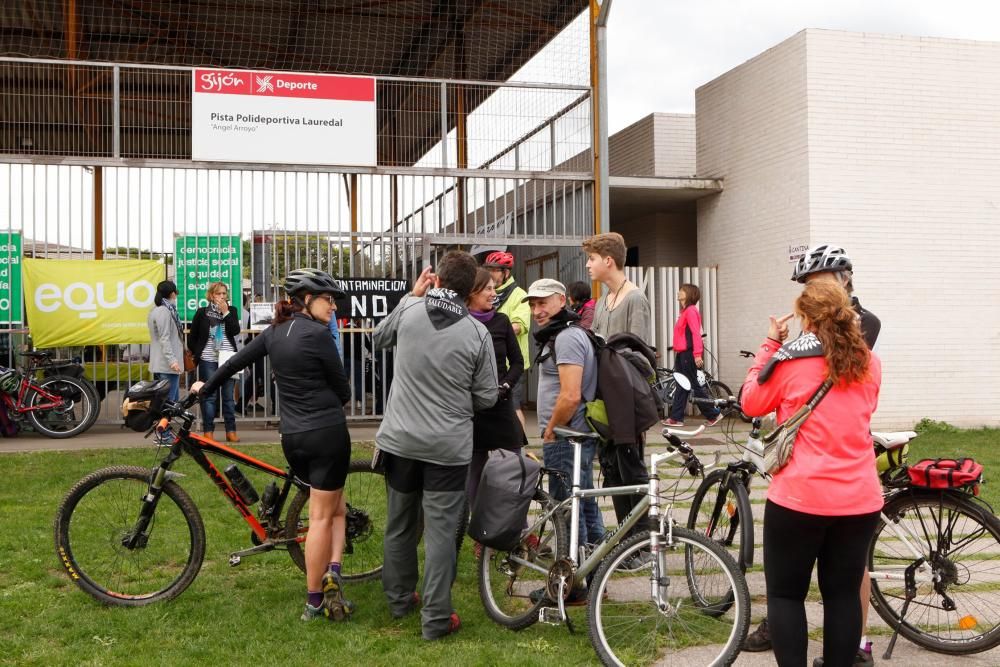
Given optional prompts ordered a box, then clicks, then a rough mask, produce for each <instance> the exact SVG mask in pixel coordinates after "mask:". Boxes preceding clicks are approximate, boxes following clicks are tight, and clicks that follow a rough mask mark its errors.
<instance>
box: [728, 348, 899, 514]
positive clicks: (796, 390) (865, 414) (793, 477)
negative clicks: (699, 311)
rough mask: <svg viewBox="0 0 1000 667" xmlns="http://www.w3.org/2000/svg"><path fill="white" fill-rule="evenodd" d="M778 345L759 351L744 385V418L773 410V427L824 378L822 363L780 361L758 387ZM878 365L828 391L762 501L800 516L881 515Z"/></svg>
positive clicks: (876, 362) (811, 359) (873, 360)
mask: <svg viewBox="0 0 1000 667" xmlns="http://www.w3.org/2000/svg"><path fill="white" fill-rule="evenodd" d="M778 347H779V345H778V344H777V343H776V342H774V341H773V340H771V339H767V340H765V341H764V343H763V344H761V346H760V349H759V350H758V351H757V356H756V357H755V358H754V365H753V367H752V368H751V369H750V372H749V373H748V374H747V379H746V382H744V383H743V397H742V405H743V411H744V412H746V413H747V414H748V415H751V416H763V415H766V414H767V413H769V412H771V411H772V410H777V411H778V415H777V417H778V423H783V422H784V421H785V420H786V419H787V418H788V417H789V416H791V415H792V414H793V413H794V412H795V411H796V410H798V409H799V408H800V407H801V406H802V405H804V404H805V402H806V401H808V400H809V399H810V398H811V397H812V395H813V394H814V393H815V392H816V389H817V388H819V386H820V384H822V382H823V379H824V378H825V377H826V373H827V366H826V360H825V359H824V358H823V357H808V358H805V359H792V360H788V361H782V362H781V363H779V364H778V365H777V366H776V367H775V369H774V373H773V374H772V375H771V377H770V378H768V380H767V382H765V383H764V384H758V383H757V375H758V374H759V373H760V370H761V368H763V367H764V364H765V363H767V360H768V359H770V358H771V355H773V354H774V353H775V352H777V350H778ZM881 383H882V362H881V361H880V360H879V358H878V357H877V356H875V354H872V356H871V364H870V365H869V379H867V380H865V381H863V382H856V383H854V384H850V385H845V384H843V383H840V384H837V385H834V387H833V388H832V389H831V390H830V392H829V393H828V394H827V395H826V396H825V397H824V398H823V400H822V401H821V402H820V403H819V405H817V406H816V409H815V410H813V412H812V414H811V415H809V417H808V419H806V421H805V422H803V424H802V427H801V428H800V429H799V434H798V437H797V438H796V439H795V448H794V450H793V451H792V458H791V459H790V460H789V462H788V465H786V466H785V467H784V468H782V469H781V470H780V471H779V472H778V473H777V474H775V475H774V479H772V480H771V486H770V488H769V489H768V491H767V499H768V500H770V501H772V502H774V503H776V504H778V505H781V506H782V507H786V508H788V509H792V510H795V511H798V512H805V513H807V514H818V515H823V516H844V515H849V514H867V513H870V512H875V511H878V510H880V509H881V508H882V487H881V485H880V484H879V480H878V475H877V474H876V472H875V453H874V452H873V451H872V436H871V430H870V429H871V418H872V413H873V412H874V411H875V408H876V406H877V405H878V392H879V385H881Z"/></svg>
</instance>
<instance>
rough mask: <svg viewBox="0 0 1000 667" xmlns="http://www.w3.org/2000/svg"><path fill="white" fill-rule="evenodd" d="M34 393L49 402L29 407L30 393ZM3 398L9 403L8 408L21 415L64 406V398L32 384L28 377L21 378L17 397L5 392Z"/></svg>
mask: <svg viewBox="0 0 1000 667" xmlns="http://www.w3.org/2000/svg"><path fill="white" fill-rule="evenodd" d="M32 391H33V392H35V393H36V394H38V395H39V396H41V397H42V398H44V399H45V400H46V401H47V402H45V403H39V404H38V405H31V406H29V405H27V404H26V402H25V401H26V399H27V397H28V393H29V392H32ZM3 398H4V401H5V402H6V403H7V407H8V408H10V409H11V410H13V411H14V412H16V413H17V414H19V415H23V414H26V413H28V412H35V411H38V410H51V409H53V408H58V407H61V406H62V404H63V397H62V396H56V395H55V394H53V393H51V392H48V391H45V390H44V389H42V388H41V387H39V386H38V385H36V384H35V383H34V382H32V381H31V379H30V378H29V377H28V376H27V375H22V376H21V382H20V384H18V388H17V396H16V397H14V396H12V395H11V394H8V393H7V392H3Z"/></svg>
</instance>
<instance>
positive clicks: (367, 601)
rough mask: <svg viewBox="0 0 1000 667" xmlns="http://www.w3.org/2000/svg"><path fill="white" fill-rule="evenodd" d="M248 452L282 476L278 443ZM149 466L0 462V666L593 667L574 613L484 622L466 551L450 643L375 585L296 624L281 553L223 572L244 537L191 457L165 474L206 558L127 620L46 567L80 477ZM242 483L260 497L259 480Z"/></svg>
mask: <svg viewBox="0 0 1000 667" xmlns="http://www.w3.org/2000/svg"><path fill="white" fill-rule="evenodd" d="M245 451H248V452H250V453H251V454H252V455H254V456H256V457H258V458H262V459H263V460H265V461H269V462H272V463H275V464H276V465H279V466H281V465H283V460H284V459H283V457H282V455H281V450H280V448H279V447H278V446H276V445H258V446H252V447H247V448H246V449H245ZM364 455H365V452H358V454H357V456H358V457H361V456H364ZM367 455H368V456H370V453H368V454H367ZM153 461H154V452H153V448H152V447H150V448H149V449H134V450H120V449H119V450H105V451H88V452H79V453H66V452H37V453H30V454H9V455H3V456H0V479H2V480H3V502H2V503H0V522H2V523H3V525H5V526H7V528H8V529H7V530H6V531H5V532H4V533H3V537H2V538H0V664H18V665H47V666H48V665H65V664H73V665H111V664H114V665H128V664H136V665H138V664H142V665H180V664H192V663H201V664H214V665H229V664H245V665H246V664H292V665H298V664H319V663H320V662H324V663H337V664H365V665H396V666H402V665H418V664H420V665H440V664H453V665H498V664H511V663H517V664H523V665H552V664H554V663H558V664H560V665H584V664H596V663H597V660H596V657H595V654H594V651H593V649H592V648H591V646H590V641H589V639H588V638H587V633H586V611H585V609H584V608H579V609H574V610H573V611H572V612H571V613H572V615H573V617H574V619H575V622H576V626H577V628H578V631H577V634H575V635H570V634H569V633H568V632H567V631H566V629H565V627H561V628H560V627H551V626H542V625H536V626H533V627H531V628H529V629H528V630H526V631H524V632H520V633H514V632H511V631H509V630H506V629H503V628H501V627H500V626H497V625H496V624H494V623H493V622H492V621H490V620H489V619H488V618H487V617H486V615H485V614H484V612H483V610H482V603H481V602H480V600H479V593H478V589H477V587H476V583H475V571H474V560H473V557H472V549H471V547H470V546H469V541H468V540H466V541H465V543H464V545H463V549H462V552H461V554H460V559H459V571H458V580H457V582H456V583H455V587H454V591H453V600H454V604H455V607H456V609H457V610H458V612H459V614H460V615H461V618H462V629H461V631H460V632H459V633H458V634H456V635H454V636H452V637H448V638H445V639H444V640H440V641H436V642H426V641H423V640H422V639H421V637H420V619H419V615H418V614H417V615H411V616H410V617H407V618H406V619H403V620H401V621H395V620H393V619H392V618H391V617H390V615H389V611H388V608H387V607H386V604H385V600H384V597H383V595H382V589H381V585H380V583H379V582H378V581H369V582H362V583H356V584H350V583H349V584H348V588H347V593H348V596H349V597H350V598H351V599H352V600H354V602H355V604H356V605H357V611H356V613H355V614H354V617H353V619H352V620H351V621H350V622H348V623H339V624H334V623H328V622H321V621H314V622H311V623H303V622H302V621H300V620H299V614H300V613H301V611H302V605H303V602H304V596H305V577H304V575H303V574H302V573H301V572H300V571H299V569H298V568H297V567H295V565H294V564H293V563H292V561H291V559H290V558H289V557H288V555H287V554H285V553H284V552H273V553H268V554H263V555H260V556H254V557H249V558H246V559H244V560H243V562H242V564H241V565H239V566H238V567H235V568H233V567H230V566H229V564H228V557H229V553H230V552H232V551H236V550H239V549H244V548H247V547H249V546H250V540H249V528H247V527H246V524H245V523H244V522H243V520H242V519H241V518H240V517H239V515H238V514H237V513H236V512H235V510H234V509H233V508H232V507H231V506H229V505H228V504H227V502H226V501H225V499H224V498H223V497H222V495H221V494H220V493H219V492H218V490H217V489H215V488H214V486H212V485H211V482H209V480H208V479H207V477H206V476H205V475H204V473H203V472H202V471H201V470H200V469H199V468H197V466H196V465H195V464H194V462H192V461H190V460H189V459H187V458H185V459H182V460H181V461H180V462H179V463H178V464H177V465H175V467H174V470H176V471H178V472H182V473H185V474H186V475H187V476H186V477H185V478H183V479H181V480H180V483H181V485H182V486H183V487H184V489H185V490H186V491H188V493H189V494H190V495H191V497H192V498H193V499H194V501H195V503H196V504H197V506H198V509H199V510H200V512H201V516H202V519H203V520H204V522H205V532H206V537H207V548H206V555H205V562H204V564H203V566H202V569H201V572H200V574H199V575H198V577H197V579H195V581H194V583H193V584H191V586H190V587H189V588H188V589H187V590H186V591H184V593H182V594H181V595H180V597H178V598H177V599H175V600H173V601H170V602H166V603H159V604H153V605H149V606H146V607H141V608H133V609H125V608H112V607H105V606H102V605H101V604H100V603H98V602H97V601H95V600H93V599H92V598H90V596H88V595H86V594H85V593H83V592H82V591H81V590H79V589H78V588H77V587H76V586H75V585H74V584H72V583H71V582H70V580H69V578H68V577H67V575H66V573H65V571H64V570H63V568H62V566H61V565H60V564H59V562H58V560H57V558H56V555H55V549H54V546H53V535H52V521H53V517H54V515H55V511H56V508H57V506H58V504H59V502H60V501H61V500H62V497H63V495H64V494H65V493H66V491H67V490H68V489H69V488H70V487H71V486H72V485H73V484H74V483H75V482H76V481H77V480H78V479H79V478H81V477H82V476H83V475H84V474H86V473H88V472H91V471H93V470H96V469H98V468H103V467H105V466H109V465H117V464H132V465H141V466H150V465H152V464H153ZM221 467H224V466H220V469H221ZM244 472H247V474H248V476H250V477H251V479H253V481H254V483H255V485H256V486H257V488H258V490H262V489H263V486H264V482H263V481H260V480H262V479H263V478H262V477H254V475H253V473H251V472H250V471H247V470H244Z"/></svg>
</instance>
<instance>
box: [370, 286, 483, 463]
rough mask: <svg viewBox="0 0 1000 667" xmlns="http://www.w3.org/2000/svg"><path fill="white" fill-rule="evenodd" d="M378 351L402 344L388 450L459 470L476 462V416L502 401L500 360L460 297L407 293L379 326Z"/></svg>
mask: <svg viewBox="0 0 1000 667" xmlns="http://www.w3.org/2000/svg"><path fill="white" fill-rule="evenodd" d="M374 340H375V347H376V348H377V349H380V350H381V349H385V348H388V347H392V346H393V345H395V346H396V365H395V370H394V375H393V381H392V388H391V389H390V392H389V401H388V404H387V406H386V410H385V418H384V419H383V420H382V425H381V426H380V427H379V429H378V434H376V436H375V442H376V444H377V445H378V447H379V448H380V449H382V450H385V451H387V452H390V453H392V454H396V455H398V456H403V457H406V458H410V459H416V460H418V461H425V462H428V463H435V464H438V465H446V466H457V465H465V464H468V463H469V461H470V460H471V459H472V415H473V412H474V411H476V410H483V409H485V408H488V407H490V406H492V405H493V404H494V403H496V401H497V369H496V357H495V355H494V353H493V340H492V339H491V338H490V334H489V332H488V331H487V330H486V327H485V326H483V325H482V324H481V323H480V322H477V321H476V320H474V319H473V318H472V317H470V316H469V315H468V311H467V310H466V308H465V305H464V304H463V303H462V302H461V301H460V300H459V299H458V297H457V295H455V293H454V292H450V291H449V290H444V289H432V290H429V291H428V293H427V296H425V297H415V296H412V295H407V296H405V297H403V299H402V300H401V301H400V302H399V305H398V306H396V308H395V310H393V311H392V313H390V314H389V317H387V318H386V319H384V320H382V322H381V323H380V324H379V325H378V326H377V327H376V328H375V336H374Z"/></svg>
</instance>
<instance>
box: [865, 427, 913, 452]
mask: <svg viewBox="0 0 1000 667" xmlns="http://www.w3.org/2000/svg"><path fill="white" fill-rule="evenodd" d="M915 437H917V434H916V432H914V431H891V432H888V431H887V432H879V431H872V439H873V440H874V441H875V444H877V445H882V446H883V447H885V448H886V449H895V448H897V447H902V446H903V445H905V444H906V443H908V442H909V441H910V440H913V439H914V438H915Z"/></svg>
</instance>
